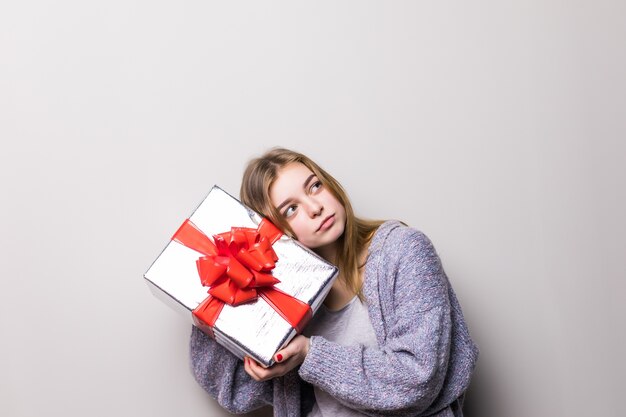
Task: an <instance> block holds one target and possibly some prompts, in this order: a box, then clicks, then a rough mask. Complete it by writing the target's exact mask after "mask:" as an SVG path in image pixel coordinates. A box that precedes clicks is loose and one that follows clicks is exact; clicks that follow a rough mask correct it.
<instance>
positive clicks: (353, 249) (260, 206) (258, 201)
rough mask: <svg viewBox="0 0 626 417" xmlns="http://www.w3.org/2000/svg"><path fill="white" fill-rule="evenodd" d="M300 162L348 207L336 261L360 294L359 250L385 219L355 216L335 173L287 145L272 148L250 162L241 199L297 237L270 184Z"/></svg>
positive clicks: (350, 286) (344, 277) (345, 279)
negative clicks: (276, 204)
mask: <svg viewBox="0 0 626 417" xmlns="http://www.w3.org/2000/svg"><path fill="white" fill-rule="evenodd" d="M294 162H299V163H301V164H303V165H304V166H306V167H307V168H309V169H310V170H311V171H312V172H313V173H314V174H315V175H316V176H317V178H318V179H319V180H320V181H321V182H322V184H323V186H324V187H327V188H328V190H329V191H330V192H331V193H332V194H333V195H334V196H335V198H337V200H338V201H339V202H340V203H341V204H342V205H343V207H344V209H345V211H346V225H345V229H344V233H343V234H342V235H341V237H340V238H339V240H338V241H337V242H338V251H337V258H336V261H335V262H336V264H337V266H338V267H339V271H340V274H339V277H340V279H342V280H343V283H344V284H345V285H346V287H347V288H348V289H349V290H350V291H352V292H353V293H354V294H356V295H358V296H359V298H361V299H363V294H362V292H361V287H362V282H361V280H360V279H359V268H360V267H362V265H359V254H360V253H361V251H362V250H363V249H364V248H365V247H366V245H367V244H368V243H369V241H370V240H371V238H372V236H373V235H374V232H375V231H376V229H377V228H378V226H380V225H381V224H382V223H383V221H380V220H366V219H361V218H359V217H356V216H355V214H354V211H353V209H352V205H351V204H350V200H349V199H348V195H347V194H346V192H345V190H344V189H343V187H342V186H341V184H339V182H338V181H337V180H335V178H333V176H332V175H330V174H329V173H328V172H326V171H324V170H323V169H322V168H321V167H320V166H319V165H317V164H316V163H315V162H313V161H312V160H311V159H310V158H308V157H307V156H306V155H303V154H301V153H298V152H295V151H292V150H289V149H284V148H273V149H270V150H269V151H267V152H266V153H265V154H264V155H262V156H261V157H259V158H255V159H253V160H251V161H250V162H249V163H248V166H247V167H246V169H245V172H244V174H243V179H242V182H241V190H240V198H241V201H242V202H243V203H244V204H245V205H247V206H248V207H250V208H251V209H253V210H255V211H257V212H258V213H260V214H261V215H263V216H265V217H267V218H268V219H269V220H271V221H272V223H274V224H275V225H276V226H278V227H279V228H280V229H281V230H282V231H283V232H284V233H285V234H287V235H288V236H291V237H294V238H297V237H296V236H295V233H294V232H293V230H292V229H291V227H289V224H288V223H287V221H286V220H285V219H284V217H283V216H282V215H281V214H280V213H279V211H278V210H276V208H275V207H274V205H273V204H272V202H271V200H270V196H269V191H270V187H271V186H272V184H273V183H274V181H275V180H276V178H277V176H278V171H279V170H280V169H281V168H282V167H284V166H286V165H288V164H291V163H294Z"/></svg>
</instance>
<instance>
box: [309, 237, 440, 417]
mask: <svg viewBox="0 0 626 417" xmlns="http://www.w3.org/2000/svg"><path fill="white" fill-rule="evenodd" d="M381 250H382V252H381V254H380V255H379V256H378V257H377V258H378V259H377V261H376V262H377V263H378V264H377V265H373V267H374V270H373V271H371V272H372V273H376V274H377V284H378V288H377V291H378V292H379V296H378V297H371V298H376V299H375V300H374V299H370V298H369V297H368V300H367V302H368V303H369V302H373V303H378V302H380V303H381V305H380V306H379V308H380V310H381V312H382V316H381V318H382V322H383V323H382V325H380V326H375V329H384V331H385V335H384V337H383V339H384V341H383V342H382V344H380V346H378V347H375V348H367V347H364V346H341V345H339V344H337V343H333V342H330V341H328V340H326V339H324V338H322V337H312V338H311V347H310V350H309V354H308V355H307V357H306V358H305V361H304V362H303V364H302V366H301V368H300V376H301V377H302V379H304V380H305V381H308V382H310V383H312V384H314V385H317V386H318V387H319V388H321V389H322V390H324V391H327V392H329V393H330V394H331V395H333V396H334V397H335V398H336V399H337V400H339V401H340V402H342V403H343V404H345V405H346V406H348V407H351V408H354V409H358V410H361V411H362V412H364V413H366V414H369V415H381V416H390V415H408V414H410V415H420V414H422V413H424V412H425V411H426V410H428V408H429V406H430V405H431V404H432V403H433V402H434V401H435V399H436V398H437V396H438V394H439V392H440V390H441V388H442V386H443V383H444V379H445V376H446V372H447V366H448V356H449V350H450V339H451V318H450V315H451V312H450V301H449V298H448V295H447V288H448V283H447V278H446V276H445V274H444V272H443V269H442V267H441V263H440V261H439V257H438V256H437V253H436V252H435V249H434V247H433V245H432V243H431V242H430V240H428V238H427V237H426V236H425V235H424V234H422V233H420V232H418V231H416V230H414V229H409V228H404V227H403V228H397V229H395V230H394V231H392V232H391V233H390V234H389V236H387V238H386V241H385V243H384V245H383V247H382V249H381ZM368 279H369V278H368ZM379 340H381V338H380V337H379ZM429 411H432V410H429Z"/></svg>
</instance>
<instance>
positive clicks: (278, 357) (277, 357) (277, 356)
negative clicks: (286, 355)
mask: <svg viewBox="0 0 626 417" xmlns="http://www.w3.org/2000/svg"><path fill="white" fill-rule="evenodd" d="M276 360H277V361H278V362H280V361H282V360H283V355H281V354H280V353H279V354H278V355H276Z"/></svg>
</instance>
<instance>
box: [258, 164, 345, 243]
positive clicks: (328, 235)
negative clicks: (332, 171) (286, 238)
mask: <svg viewBox="0 0 626 417" xmlns="http://www.w3.org/2000/svg"><path fill="white" fill-rule="evenodd" d="M269 194H270V199H271V200H272V204H274V207H276V208H277V209H278V211H279V213H280V214H281V215H282V216H283V217H284V218H285V220H287V223H288V224H289V226H290V227H291V229H292V230H293V231H294V233H295V234H296V236H295V237H296V239H298V241H299V242H300V243H302V244H303V245H304V246H306V247H308V248H311V249H323V248H333V247H334V243H335V242H336V241H337V239H338V238H339V237H340V236H341V235H342V234H343V232H344V228H345V225H346V211H345V209H344V207H343V205H341V203H340V202H339V201H338V200H337V199H336V198H335V196H334V195H333V194H332V193H331V192H330V190H328V189H327V188H326V187H324V185H322V183H321V182H320V180H319V179H318V178H317V176H316V175H315V174H314V173H313V172H311V170H310V169H309V168H307V167H306V166H305V165H303V164H301V163H299V162H294V163H291V164H288V165H286V166H284V167H283V168H281V169H280V170H279V171H278V176H277V178H276V180H274V183H273V184H272V186H271V187H270V193H269Z"/></svg>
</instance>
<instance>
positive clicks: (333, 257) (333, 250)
mask: <svg viewBox="0 0 626 417" xmlns="http://www.w3.org/2000/svg"><path fill="white" fill-rule="evenodd" d="M337 252H339V245H337V242H333V243H331V244H329V245H326V246H321V247H319V248H315V253H317V254H318V255H319V256H321V257H322V258H324V259H325V260H327V261H328V262H330V263H331V264H333V265H337V259H338V256H337V255H338V254H337Z"/></svg>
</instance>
